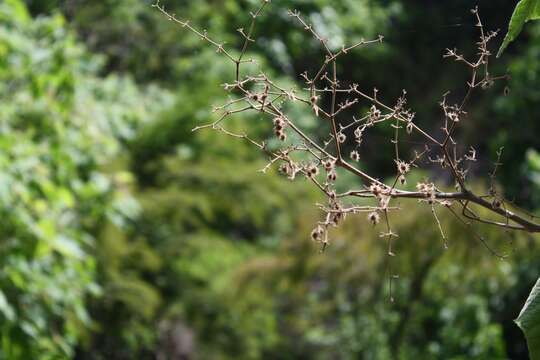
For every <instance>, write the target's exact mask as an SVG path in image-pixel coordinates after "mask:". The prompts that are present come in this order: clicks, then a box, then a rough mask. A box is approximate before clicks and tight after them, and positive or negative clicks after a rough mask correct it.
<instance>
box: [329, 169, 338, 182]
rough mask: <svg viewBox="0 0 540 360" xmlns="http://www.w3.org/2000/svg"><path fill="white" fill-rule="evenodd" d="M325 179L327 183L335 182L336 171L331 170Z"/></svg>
mask: <svg viewBox="0 0 540 360" xmlns="http://www.w3.org/2000/svg"><path fill="white" fill-rule="evenodd" d="M326 178H327V179H328V181H332V182H334V181H336V179H337V173H336V170H334V169H332V170H330V171H329V172H328V174H327V175H326Z"/></svg>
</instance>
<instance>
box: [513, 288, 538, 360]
mask: <svg viewBox="0 0 540 360" xmlns="http://www.w3.org/2000/svg"><path fill="white" fill-rule="evenodd" d="M539 294H540V279H539V280H538V281H537V282H536V284H535V285H534V287H533V288H532V290H531V293H530V294H529V297H528V298H527V301H526V302H525V305H524V306H523V309H521V312H520V313H519V316H518V318H517V319H516V324H518V326H519V327H520V328H521V330H523V332H524V333H525V337H526V338H527V346H528V348H529V355H530V358H531V360H538V359H540V308H539V306H540V299H539Z"/></svg>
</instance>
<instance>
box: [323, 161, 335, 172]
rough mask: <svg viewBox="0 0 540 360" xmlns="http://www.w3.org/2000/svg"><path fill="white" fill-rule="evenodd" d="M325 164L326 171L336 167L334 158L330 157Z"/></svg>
mask: <svg viewBox="0 0 540 360" xmlns="http://www.w3.org/2000/svg"><path fill="white" fill-rule="evenodd" d="M323 165H324V169H325V170H326V171H330V170H332V169H333V168H334V166H335V163H334V161H333V160H330V159H328V160H325V161H324V163H323Z"/></svg>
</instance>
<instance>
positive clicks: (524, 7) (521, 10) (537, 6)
mask: <svg viewBox="0 0 540 360" xmlns="http://www.w3.org/2000/svg"><path fill="white" fill-rule="evenodd" d="M539 18H540V0H521V1H520V2H519V3H518V4H517V5H516V8H515V9H514V12H513V13H512V17H511V18H510V23H509V24H508V32H507V33H506V36H505V37H504V40H503V43H502V45H501V47H500V48H499V51H498V52H497V57H499V56H501V54H502V53H503V51H504V49H506V47H507V46H508V44H510V43H511V42H512V41H514V40H515V39H516V38H517V37H518V35H519V33H520V32H521V30H522V29H523V25H524V24H525V23H526V22H527V21H529V20H536V19H539Z"/></svg>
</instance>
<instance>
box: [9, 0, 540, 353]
mask: <svg viewBox="0 0 540 360" xmlns="http://www.w3.org/2000/svg"><path fill="white" fill-rule="evenodd" d="M151 3H152V1H151V0H64V1H62V0H0V213H1V216H0V234H1V235H0V238H1V239H0V264H1V269H2V271H1V272H0V342H1V352H0V359H68V358H76V359H159V360H162V359H508V358H509V359H526V358H527V350H526V344H525V340H524V338H523V336H522V334H521V332H520V331H519V329H518V328H517V326H515V324H514V323H513V321H512V320H513V319H514V318H515V317H516V316H517V315H518V313H519V309H520V308H521V306H522V305H523V302H524V301H525V299H526V297H527V294H528V291H529V290H530V288H531V286H532V285H533V284H534V282H535V280H536V279H537V277H538V275H539V273H538V269H539V266H540V249H539V247H538V246H537V240H538V238H536V239H535V238H534V236H532V235H528V234H524V233H513V232H506V231H501V230H499V229H495V228H484V227H481V226H478V227H477V228H476V229H477V231H478V232H479V233H481V234H482V235H483V236H485V238H486V240H487V241H488V242H489V244H490V246H492V247H493V248H495V249H497V250H499V251H501V252H506V253H509V254H510V257H509V258H508V259H507V260H505V261H501V260H499V259H498V258H496V257H494V256H492V255H491V254H490V253H489V251H488V250H487V249H486V248H485V247H484V246H482V244H480V243H479V242H478V240H477V239H476V238H475V237H474V236H473V233H472V232H471V230H470V229H467V228H463V227H462V226H461V225H460V223H458V222H456V221H455V219H453V218H451V217H449V216H442V218H441V221H442V223H443V226H444V227H445V229H446V231H447V233H448V237H449V239H450V248H449V249H448V250H446V251H444V250H443V247H442V241H441V238H440V235H439V232H438V229H437V227H436V226H435V224H434V223H433V219H432V217H431V216H430V211H429V209H427V210H426V209H424V208H422V207H419V206H416V205H415V204H414V203H409V206H408V207H407V211H404V212H402V213H401V214H400V216H399V217H398V218H396V219H395V221H394V224H395V228H396V230H397V231H398V232H399V235H400V238H399V240H398V242H397V243H396V253H397V256H396V258H395V259H394V261H393V265H392V266H393V271H394V272H396V273H398V274H399V276H400V278H399V280H398V281H396V282H395V286H396V287H395V293H394V297H395V299H396V301H395V302H394V303H390V301H388V284H387V277H388V264H387V261H388V259H387V256H386V255H385V254H386V247H385V244H384V242H381V240H380V239H379V237H378V229H376V228H375V229H373V228H372V227H371V226H370V225H369V224H368V223H367V221H365V219H364V218H363V217H361V218H355V217H349V218H348V219H347V221H346V223H345V224H344V226H342V227H341V228H340V229H339V230H337V231H336V232H334V233H333V234H332V238H333V241H332V243H331V246H330V247H329V248H328V249H327V251H326V252H324V253H322V254H321V253H319V248H318V246H317V245H316V244H314V243H313V242H311V241H310V240H309V233H310V231H311V229H312V228H313V225H314V224H315V222H316V221H317V220H318V217H319V214H318V213H317V210H316V207H315V206H314V204H315V203H316V202H318V201H322V198H321V197H320V194H318V193H317V192H316V190H315V189H314V188H313V187H312V186H310V184H309V183H308V182H306V181H304V180H303V179H299V180H297V181H295V182H289V181H288V180H286V179H285V178H284V177H283V176H281V175H279V174H278V173H277V171H270V172H269V173H267V174H266V175H263V174H261V173H259V172H257V170H258V169H260V168H262V167H263V166H264V164H265V160H266V159H265V158H264V156H262V155H261V154H259V153H257V152H256V151H255V150H254V149H253V148H251V147H249V146H248V145H246V144H245V143H243V142H240V141H234V140H233V139H231V138H228V137H224V136H222V135H220V134H218V133H214V132H212V131H201V132H196V133H192V132H191V129H192V128H193V127H194V126H196V125H198V124H201V123H203V122H208V121H210V120H211V119H213V118H214V117H212V116H214V115H212V114H211V109H212V105H217V104H219V103H220V102H223V101H224V99H226V95H225V94H224V93H223V91H222V89H221V88H220V86H219V84H222V83H224V82H226V81H231V79H232V77H231V75H233V69H232V67H231V65H230V64H228V63H227V62H226V61H225V59H224V58H222V57H220V56H219V55H218V54H216V53H215V51H214V50H213V49H211V48H209V47H208V46H206V45H205V44H204V43H202V42H201V41H200V40H198V39H197V38H195V37H194V36H193V35H192V34H189V33H187V32H185V31H183V29H181V28H180V27H178V26H177V25H175V24H173V23H172V22H170V21H167V20H166V19H165V18H164V17H163V16H162V15H160V14H159V13H158V12H157V11H156V10H155V9H154V8H152V7H151ZM163 3H164V5H165V6H166V7H167V8H168V9H169V10H170V11H171V12H174V13H176V14H177V15H178V16H179V17H182V18H189V19H191V21H192V23H194V24H197V26H198V27H200V28H204V29H208V31H209V33H211V34H215V36H216V37H217V38H219V39H221V40H223V41H227V43H228V44H229V46H231V47H232V48H236V49H238V48H239V46H240V39H239V38H238V37H237V34H236V31H235V29H237V28H238V27H242V26H246V25H245V24H247V23H248V21H249V11H250V10H252V9H254V8H255V7H256V6H257V4H258V1H255V0H197V1H194V0H169V1H163ZM476 3H477V4H478V5H479V9H480V13H481V16H482V18H483V20H484V24H485V25H486V27H487V28H489V29H497V28H499V29H503V30H504V29H506V26H507V25H506V24H507V22H508V19H509V18H510V15H511V13H512V9H513V7H514V5H515V3H514V2H513V1H503V0H480V1H477V2H476ZM476 3H473V2H471V1H467V0H457V1H427V0H424V1H420V0H386V1H384V0H383V1H374V0H309V1H308V0H296V1H294V0H273V1H272V2H271V4H270V6H269V7H268V10H267V11H266V12H265V15H264V16H263V17H262V18H261V19H260V23H259V24H258V27H257V30H256V37H257V39H258V42H257V43H256V44H254V45H253V47H252V48H251V49H250V51H249V55H248V56H250V57H254V58H257V59H258V60H259V61H260V62H261V63H263V64H264V65H265V66H266V67H267V69H269V70H268V72H269V73H271V74H274V75H275V76H276V77H277V78H279V79H280V80H281V81H282V82H287V83H290V84H293V83H294V82H297V83H298V84H300V82H299V81H300V79H299V77H298V74H299V73H301V72H303V71H304V70H308V71H313V70H314V69H316V68H317V66H318V61H315V60H314V59H320V58H321V54H322V52H321V49H320V47H319V46H318V44H317V43H316V42H315V41H313V40H312V39H309V37H307V36H306V34H305V33H304V32H303V31H302V30H301V29H299V28H298V26H297V25H296V24H295V23H294V22H293V21H292V20H291V19H290V18H289V17H288V16H287V15H286V11H287V9H288V8H295V9H298V10H300V11H301V12H302V13H303V14H304V15H305V16H306V17H307V18H308V19H309V20H310V21H311V22H313V23H314V24H315V25H316V26H317V29H318V30H319V31H320V32H321V33H323V34H325V35H327V36H329V37H331V38H332V39H333V41H335V42H336V45H339V44H341V43H342V42H345V43H349V44H350V43H352V42H353V41H355V40H358V39H359V38H360V37H365V38H372V37H375V36H376V35H377V34H383V35H384V36H385V42H384V44H383V45H380V46H377V47H373V48H370V49H369V51H365V50H359V51H354V52H351V53H350V54H349V55H348V56H347V57H346V58H343V62H342V66H341V70H340V71H341V75H342V76H343V77H344V78H347V79H349V80H351V81H354V82H357V83H359V84H361V86H363V87H365V88H371V87H373V86H376V87H377V88H378V89H379V90H380V94H382V96H384V97H385V99H388V101H389V102H391V101H394V100H392V99H395V98H396V96H399V95H400V94H401V91H402V89H403V88H405V89H407V91H408V98H409V105H410V106H411V107H412V108H413V109H414V111H416V112H417V118H418V121H420V122H422V124H423V125H424V126H426V127H428V128H432V129H434V131H437V130H438V127H440V119H441V113H440V109H439V107H438V102H439V101H440V100H441V96H442V94H443V93H444V92H446V91H448V90H452V94H455V95H456V96H459V95H462V94H463V91H464V85H465V81H466V79H467V76H468V75H467V72H466V71H465V70H466V69H464V68H462V67H461V66H459V65H458V64H455V63H452V62H450V61H447V60H443V59H442V54H443V53H444V50H445V49H446V48H447V47H448V48H454V47H457V48H458V49H460V50H461V51H462V52H463V53H465V54H467V55H469V56H473V55H474V54H475V49H474V46H475V44H474V43H475V41H476V40H477V28H476V27H475V26H474V23H475V22H474V19H473V18H472V17H471V16H470V12H469V10H470V8H471V7H472V6H474V5H476ZM501 39H502V36H501V37H500V38H498V40H497V41H498V42H497V44H495V47H494V48H493V51H494V52H495V51H496V48H497V46H498V45H499V44H500V41H501ZM539 40H540V26H539V24H536V25H535V24H528V25H527V27H526V29H525V32H524V33H523V34H522V35H521V36H520V38H519V41H517V42H515V43H513V44H512V45H511V46H510V48H509V49H508V50H507V51H506V52H505V54H504V55H503V57H502V58H501V59H500V60H499V61H497V62H496V63H495V64H494V65H493V67H492V73H493V74H505V73H509V74H510V75H511V77H512V78H511V80H510V81H509V82H508V84H500V85H496V86H495V87H493V88H491V89H489V90H487V91H485V92H483V93H482V94H480V96H475V97H474V99H473V100H472V102H471V105H470V107H469V113H470V114H472V115H471V118H474V121H469V122H466V123H464V124H463V127H462V128H461V129H460V132H459V134H458V136H459V138H460V140H461V141H462V142H463V143H464V144H471V145H472V144H474V145H475V147H476V148H477V150H478V151H479V154H480V161H479V163H478V164H477V166H476V167H475V168H474V169H473V170H472V172H473V173H474V174H475V175H478V177H477V178H478V179H479V180H478V181H477V182H476V184H475V186H477V187H479V188H480V187H486V186H489V184H488V183H487V182H486V181H485V179H486V176H485V175H486V174H487V173H488V172H489V170H490V169H491V167H492V163H493V161H494V160H495V158H496V155H495V152H496V150H497V149H498V148H499V147H500V146H504V153H503V157H502V161H503V162H504V166H503V167H502V168H501V169H500V176H499V178H498V180H499V182H500V186H501V187H502V188H504V191H505V194H506V196H507V197H508V198H509V199H512V200H515V201H516V202H517V203H519V204H523V205H524V206H525V207H526V208H528V209H529V210H531V211H533V212H534V211H535V210H536V209H540V154H539V153H538V151H539V150H540V136H539V135H540V121H539V117H540V106H538V105H539V104H540V86H539V85H540V41H539ZM505 85H508V86H509V88H510V93H509V94H508V95H506V96H505V95H504V94H503V88H504V86H505ZM351 115H354V113H353V114H351ZM298 116H299V117H301V116H302V114H298ZM254 118H256V116H252V117H246V118H241V117H239V118H236V119H234V120H233V121H234V123H235V124H236V125H237V126H242V125H243V124H246V122H248V121H250V120H253V119H254ZM302 121H304V123H305V125H306V126H308V127H310V126H311V127H312V128H314V127H315V126H316V123H315V122H314V121H313V119H310V118H309V117H308V118H306V119H302ZM269 126H270V125H269ZM260 131H261V134H262V133H265V132H264V131H266V133H267V132H268V129H265V130H260ZM386 135H388V134H387V132H385V130H379V132H377V133H374V135H373V139H374V140H372V141H371V142H369V143H367V144H366V148H365V149H364V150H365V151H366V154H369V156H365V157H362V161H363V162H362V166H364V167H366V168H368V169H369V170H370V171H372V172H374V173H376V174H377V175H378V176H380V177H381V178H383V177H384V176H388V175H391V173H392V171H393V165H392V160H391V159H392V156H393V153H392V152H391V151H384V150H380V148H381V147H382V146H387V145H383V144H387V141H388V139H387V137H386ZM377 139H379V140H377ZM364 161H365V163H364ZM428 175H430V176H434V177H435V178H438V179H439V180H440V181H443V182H444V181H445V180H448V179H445V178H444V176H443V175H442V174H426V173H420V172H418V173H416V174H415V175H414V176H416V177H417V178H418V179H421V178H423V177H424V176H428ZM481 179H484V181H482V180H481ZM411 180H412V179H411ZM346 181H347V182H348V183H346V184H345V185H350V186H355V187H358V186H359V184H358V180H357V179H348V180H346Z"/></svg>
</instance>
